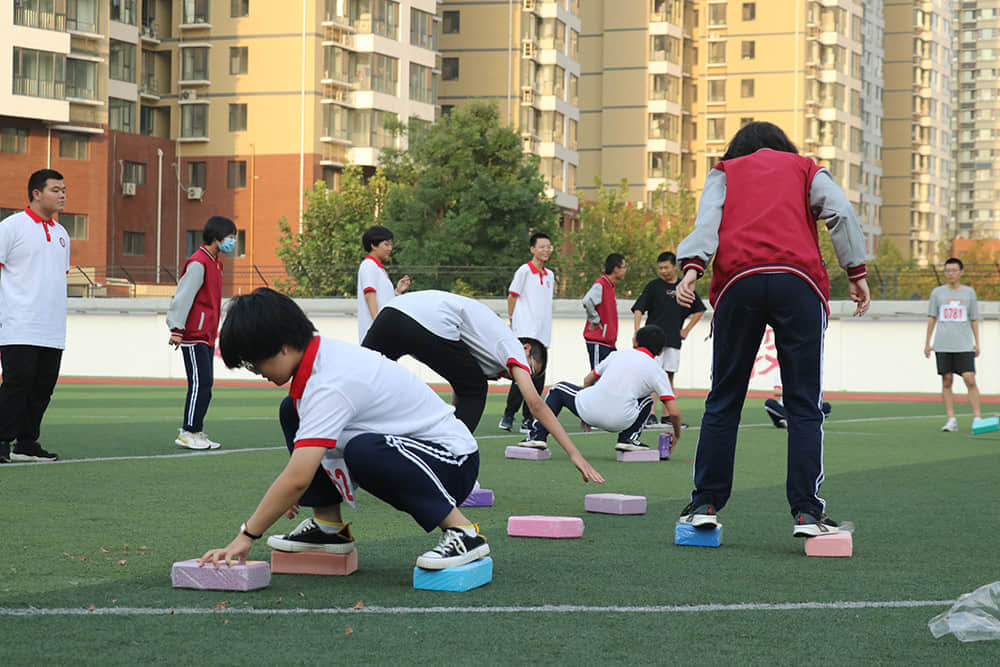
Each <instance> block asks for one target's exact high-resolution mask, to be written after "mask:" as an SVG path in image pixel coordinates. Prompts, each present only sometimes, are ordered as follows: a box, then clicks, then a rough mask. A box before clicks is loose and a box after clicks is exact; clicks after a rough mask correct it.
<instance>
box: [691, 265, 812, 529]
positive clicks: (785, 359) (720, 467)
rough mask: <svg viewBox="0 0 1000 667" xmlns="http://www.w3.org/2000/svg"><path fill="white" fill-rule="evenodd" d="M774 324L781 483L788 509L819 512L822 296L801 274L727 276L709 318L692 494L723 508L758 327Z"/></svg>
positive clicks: (730, 482) (761, 330)
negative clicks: (781, 422)
mask: <svg viewBox="0 0 1000 667" xmlns="http://www.w3.org/2000/svg"><path fill="white" fill-rule="evenodd" d="M766 325H771V327H772V328H773V329H774V339H775V345H776V347H777V351H778V363H779V364H780V366H781V379H782V383H783V387H782V392H783V399H784V405H785V410H786V411H787V415H788V416H787V419H788V472H787V478H786V486H785V491H786V495H787V497H788V503H789V505H790V506H791V509H792V514H793V515H794V514H796V513H798V512H808V513H810V514H813V515H819V514H822V513H823V512H824V510H825V506H826V503H825V501H824V500H823V499H822V498H820V497H819V495H818V494H819V487H820V484H822V482H823V412H822V410H821V405H822V403H823V392H822V388H821V379H822V365H823V334H824V331H825V329H826V311H825V310H824V308H823V302H822V299H821V298H820V297H819V295H818V294H816V292H815V291H814V290H813V289H812V287H810V285H809V284H808V283H806V282H805V281H804V280H803V279H802V278H799V277H798V276H795V275H793V274H790V273H760V274H755V275H751V276H747V277H746V278H742V279H740V280H738V281H736V282H735V283H733V284H732V285H731V286H730V287H729V289H728V290H727V291H726V293H725V294H724V295H723V297H722V299H721V300H720V301H719V303H718V304H717V305H716V308H715V315H714V319H713V329H714V336H713V343H712V389H711V391H710V392H709V394H708V397H707V398H706V399H705V414H704V416H702V419H701V433H700V434H699V437H698V451H697V454H696V455H695V462H694V484H695V490H694V492H693V493H692V494H691V501H692V502H693V503H695V504H696V505H700V504H703V503H709V504H711V505H712V506H713V507H715V509H716V510H719V509H722V507H723V506H725V504H726V502H727V501H728V500H729V496H730V494H731V492H732V488H733V462H734V459H735V456H736V434H737V429H738V428H739V423H740V415H741V413H742V411H743V402H744V400H745V399H746V394H747V385H748V384H749V382H750V374H751V372H752V370H753V365H754V361H755V360H756V357H757V352H758V350H759V348H760V342H761V339H762V338H763V336H764V328H765V326H766Z"/></svg>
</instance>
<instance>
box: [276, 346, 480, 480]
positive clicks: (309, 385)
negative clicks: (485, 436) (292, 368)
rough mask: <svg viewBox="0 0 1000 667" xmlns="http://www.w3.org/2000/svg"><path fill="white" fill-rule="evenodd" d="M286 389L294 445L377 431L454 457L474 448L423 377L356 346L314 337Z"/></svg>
mask: <svg viewBox="0 0 1000 667" xmlns="http://www.w3.org/2000/svg"><path fill="white" fill-rule="evenodd" d="M288 393H289V395H290V396H291V397H292V398H294V399H295V406H296V409H297V410H298V413H299V429H298V431H297V432H296V434H295V446H296V447H326V448H328V449H335V448H339V447H343V446H344V445H346V444H347V443H348V442H350V440H351V439H352V438H354V437H355V436H358V435H360V434H362V433H382V434H386V435H397V436H406V437H410V438H418V439H421V440H429V441H431V442H434V443H437V444H439V445H441V446H443V447H445V448H446V449H447V450H448V451H449V452H451V453H452V454H454V455H456V456H463V455H466V454H472V453H473V452H475V451H476V450H477V449H478V448H477V446H476V440H475V438H473V437H472V434H471V433H469V429H467V428H466V427H465V424H463V423H462V422H460V421H459V420H458V419H457V418H456V417H455V410H454V408H452V407H451V406H450V405H447V404H446V403H445V402H444V401H442V400H441V399H440V397H438V395H437V394H435V393H434V391H433V390H432V389H431V388H430V387H428V386H427V384H426V383H425V382H422V381H421V380H420V379H419V378H417V376H416V375H414V374H413V373H411V372H410V371H408V370H406V369H405V368H403V367H402V366H400V365H399V364H397V363H395V362H393V361H389V360H388V359H386V358H385V357H384V356H382V355H381V354H379V353H378V352H375V351H373V350H369V349H367V348H363V347H358V346H357V345H352V344H350V343H345V342H343V341H338V340H332V339H329V338H324V337H321V336H315V337H314V338H313V339H312V341H311V342H310V343H309V345H308V347H307V348H306V351H305V356H304V357H303V359H302V363H301V364H299V368H298V370H297V371H296V373H295V377H294V378H293V380H292V385H291V389H290V391H289V392H288ZM338 454H339V451H338ZM341 456H342V454H341ZM324 465H326V464H325V463H324Z"/></svg>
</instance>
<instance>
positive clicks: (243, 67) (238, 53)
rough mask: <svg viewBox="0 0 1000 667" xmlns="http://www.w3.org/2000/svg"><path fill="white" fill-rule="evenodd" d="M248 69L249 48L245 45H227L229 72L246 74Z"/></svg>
mask: <svg viewBox="0 0 1000 667" xmlns="http://www.w3.org/2000/svg"><path fill="white" fill-rule="evenodd" d="M248 71H250V49H249V48H247V47H245V46H230V47H229V73H230V74H246V73H247V72H248Z"/></svg>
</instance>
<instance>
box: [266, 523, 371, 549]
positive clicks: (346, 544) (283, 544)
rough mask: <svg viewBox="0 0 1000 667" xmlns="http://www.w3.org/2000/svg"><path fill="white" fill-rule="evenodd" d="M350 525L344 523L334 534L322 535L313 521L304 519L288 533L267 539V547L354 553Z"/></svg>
mask: <svg viewBox="0 0 1000 667" xmlns="http://www.w3.org/2000/svg"><path fill="white" fill-rule="evenodd" d="M350 525H351V524H350V523H345V524H344V525H343V527H342V528H341V529H340V530H338V531H337V532H336V533H324V532H323V529H322V528H320V527H319V524H317V523H316V521H315V520H314V519H306V520H305V521H303V522H302V523H300V524H299V525H298V526H297V527H296V528H295V530H293V531H292V532H290V533H287V534H285V535H272V536H271V537H269V538H267V546H269V547H271V548H272V549H277V550H278V551H325V552H326V553H331V554H349V553H351V552H352V551H354V536H353V535H351V529H350Z"/></svg>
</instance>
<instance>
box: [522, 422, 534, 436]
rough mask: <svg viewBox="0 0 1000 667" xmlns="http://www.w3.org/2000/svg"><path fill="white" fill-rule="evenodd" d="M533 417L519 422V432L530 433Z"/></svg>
mask: <svg viewBox="0 0 1000 667" xmlns="http://www.w3.org/2000/svg"><path fill="white" fill-rule="evenodd" d="M534 424H535V420H534V419H525V420H524V421H522V422H521V433H531V427H532V426H534Z"/></svg>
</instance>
